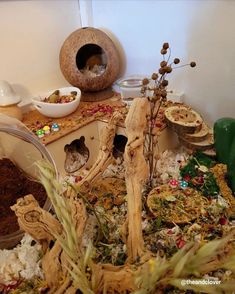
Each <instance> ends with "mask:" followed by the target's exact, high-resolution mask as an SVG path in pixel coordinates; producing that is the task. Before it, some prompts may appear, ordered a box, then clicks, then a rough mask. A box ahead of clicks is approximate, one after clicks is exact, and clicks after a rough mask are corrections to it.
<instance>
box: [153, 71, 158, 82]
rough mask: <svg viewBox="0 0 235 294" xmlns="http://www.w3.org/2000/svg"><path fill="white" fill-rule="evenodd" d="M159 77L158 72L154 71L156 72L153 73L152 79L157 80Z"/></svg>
mask: <svg viewBox="0 0 235 294" xmlns="http://www.w3.org/2000/svg"><path fill="white" fill-rule="evenodd" d="M157 78H158V74H157V73H155V72H154V73H153V74H152V80H154V81H155V80H157Z"/></svg>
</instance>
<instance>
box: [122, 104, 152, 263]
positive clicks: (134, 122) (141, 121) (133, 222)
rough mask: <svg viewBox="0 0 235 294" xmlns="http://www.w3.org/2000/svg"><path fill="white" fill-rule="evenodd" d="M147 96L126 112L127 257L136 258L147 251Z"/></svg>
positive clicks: (131, 259) (134, 259)
mask: <svg viewBox="0 0 235 294" xmlns="http://www.w3.org/2000/svg"><path fill="white" fill-rule="evenodd" d="M147 113H148V100H147V99H146V98H136V99H134V101H133V103H132V106H131V108H130V110H129V113H128V115H127V118H126V121H125V124H126V133H127V137H128V141H127V144H126V149H125V153H124V162H125V168H126V174H125V178H126V188H127V204H128V206H127V209H128V225H127V253H128V261H129V262H135V261H136V260H137V259H138V258H140V257H142V256H143V254H144V240H143V233H142V217H141V215H142V189H143V184H144V182H145V181H146V179H147V176H148V165H147V163H146V161H145V158H144V130H145V129H146V124H147V119H146V116H147Z"/></svg>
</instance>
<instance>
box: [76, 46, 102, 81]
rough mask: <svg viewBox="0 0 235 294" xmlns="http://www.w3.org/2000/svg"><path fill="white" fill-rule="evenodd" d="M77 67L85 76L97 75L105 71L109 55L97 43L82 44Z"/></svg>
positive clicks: (77, 56)
mask: <svg viewBox="0 0 235 294" xmlns="http://www.w3.org/2000/svg"><path fill="white" fill-rule="evenodd" d="M76 64H77V68H78V69H79V70H80V72H82V73H83V74H84V75H85V76H88V77H96V76H100V75H102V74H103V73H104V72H105V69H106V66H107V57H106V54H105V52H104V50H103V49H102V48H101V47H100V46H98V45H96V44H86V45H84V46H82V47H81V48H80V49H79V50H78V52H77V55H76Z"/></svg>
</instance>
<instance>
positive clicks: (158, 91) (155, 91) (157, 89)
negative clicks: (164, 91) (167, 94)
mask: <svg viewBox="0 0 235 294" xmlns="http://www.w3.org/2000/svg"><path fill="white" fill-rule="evenodd" d="M153 92H154V95H156V96H160V95H161V90H160V89H159V88H155V89H154V90H153Z"/></svg>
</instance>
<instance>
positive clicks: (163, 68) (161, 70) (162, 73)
mask: <svg viewBox="0 0 235 294" xmlns="http://www.w3.org/2000/svg"><path fill="white" fill-rule="evenodd" d="M158 72H159V73H160V75H164V74H165V73H166V71H165V67H161V68H159V70H158Z"/></svg>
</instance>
